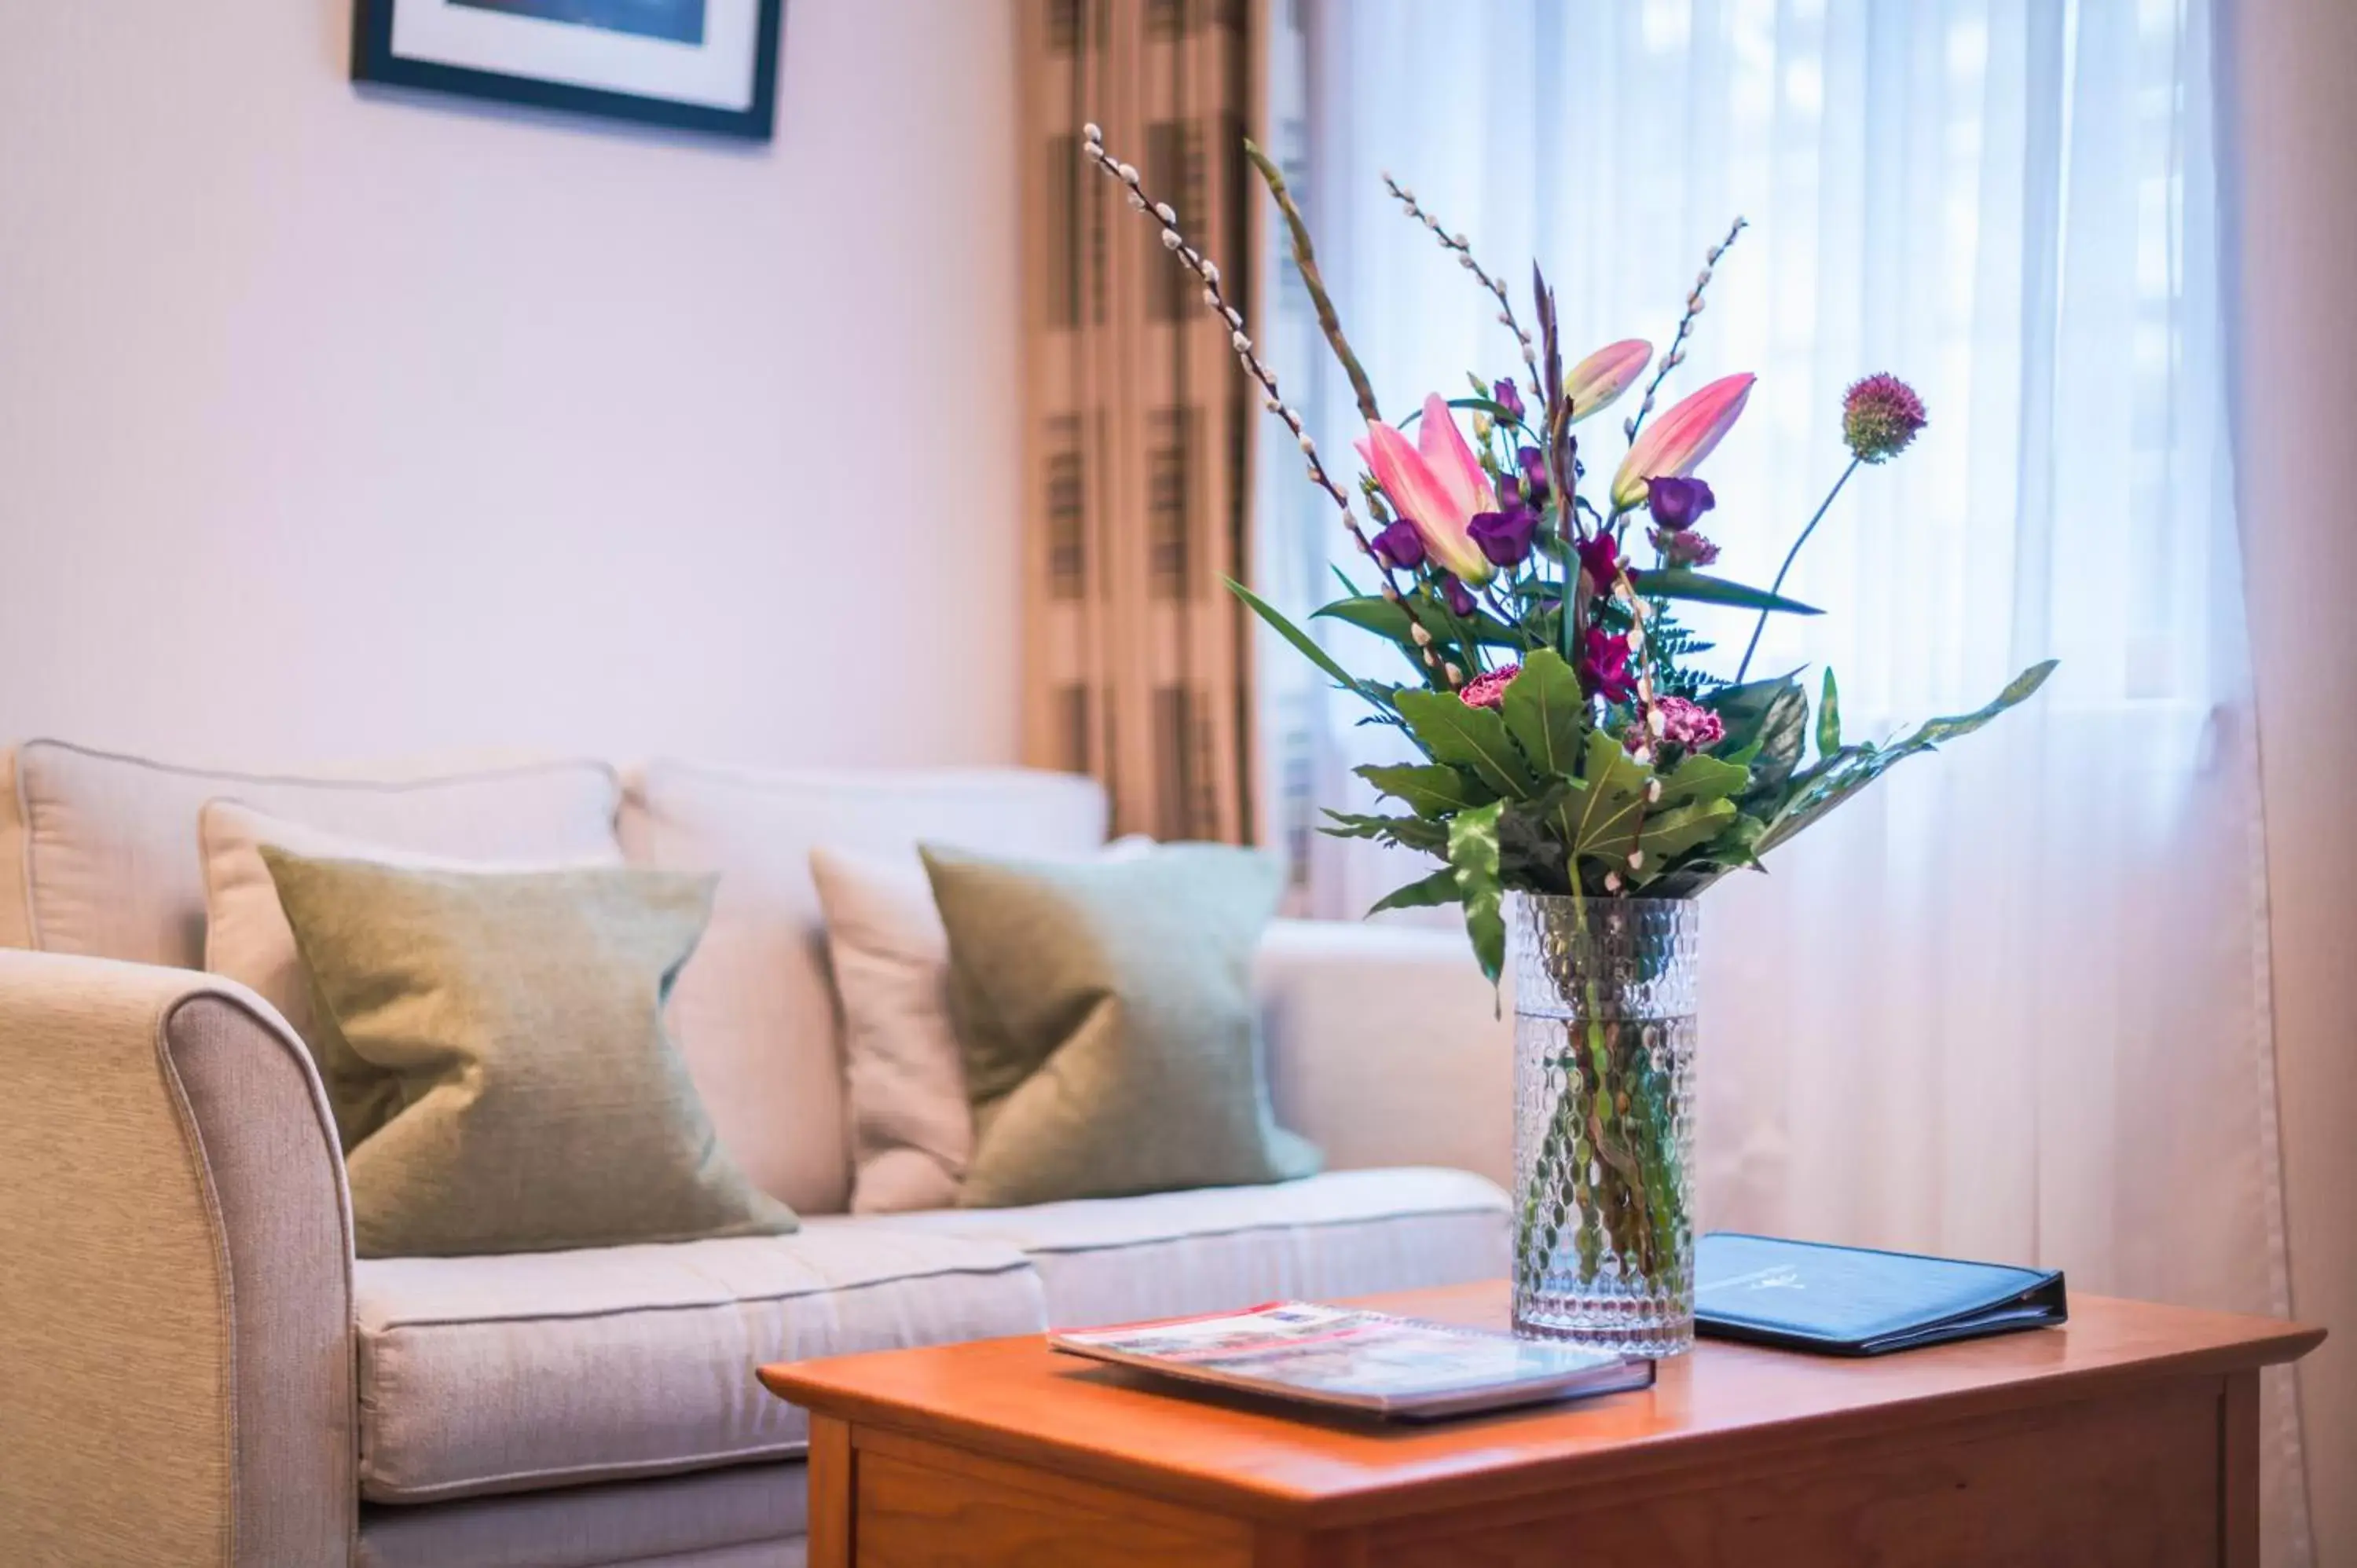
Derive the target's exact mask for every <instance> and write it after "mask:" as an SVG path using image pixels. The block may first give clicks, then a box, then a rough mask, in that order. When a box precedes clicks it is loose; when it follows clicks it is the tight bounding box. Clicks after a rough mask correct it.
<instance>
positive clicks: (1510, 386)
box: [1490, 376, 1523, 424]
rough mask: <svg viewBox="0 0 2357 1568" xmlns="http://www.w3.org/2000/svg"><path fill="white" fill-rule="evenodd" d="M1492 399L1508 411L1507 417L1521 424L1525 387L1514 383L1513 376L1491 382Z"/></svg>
mask: <svg viewBox="0 0 2357 1568" xmlns="http://www.w3.org/2000/svg"><path fill="white" fill-rule="evenodd" d="M1490 401H1491V402H1492V403H1496V404H1497V405H1498V406H1499V407H1500V408H1502V409H1504V410H1505V411H1506V417H1507V418H1508V419H1511V420H1512V421H1513V422H1514V423H1515V424H1521V423H1522V422H1523V389H1522V388H1520V387H1518V386H1516V385H1515V384H1514V380H1513V378H1512V376H1509V377H1507V378H1506V379H1505V380H1504V381H1497V382H1494V383H1492V384H1491V388H1490Z"/></svg>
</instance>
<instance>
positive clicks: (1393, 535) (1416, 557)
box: [1375, 518, 1424, 572]
mask: <svg viewBox="0 0 2357 1568" xmlns="http://www.w3.org/2000/svg"><path fill="white" fill-rule="evenodd" d="M1375 553H1376V554H1378V555H1381V556H1382V557H1383V560H1384V562H1385V563H1386V564H1390V565H1394V566H1397V567H1400V568H1402V569H1403V570H1405V571H1409V572H1413V571H1415V569H1416V568H1417V567H1418V566H1421V565H1423V564H1424V535H1422V534H1421V533H1418V532H1416V531H1415V524H1414V523H1412V522H1410V521H1408V520H1407V519H1405V518H1401V519H1400V520H1399V521H1397V522H1394V523H1393V524H1392V525H1391V526H1390V527H1389V528H1386V529H1384V530H1383V532H1381V533H1378V534H1376V535H1375Z"/></svg>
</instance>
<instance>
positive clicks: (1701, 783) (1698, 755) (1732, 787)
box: [1653, 751, 1751, 810]
mask: <svg viewBox="0 0 2357 1568" xmlns="http://www.w3.org/2000/svg"><path fill="white" fill-rule="evenodd" d="M1750 781H1751V769H1750V768H1749V767H1747V766H1746V765H1745V764H1743V763H1740V762H1735V761H1731V760H1729V759H1728V758H1727V757H1712V756H1709V755H1708V754H1706V753H1704V752H1699V751H1690V752H1688V753H1686V755H1685V756H1684V757H1683V758H1681V759H1680V760H1679V762H1678V765H1677V766H1676V767H1675V768H1671V769H1670V771H1669V773H1668V775H1667V776H1666V777H1664V778H1663V780H1662V797H1661V799H1660V800H1656V801H1654V802H1653V805H1654V807H1655V808H1656V809H1657V810H1658V809H1661V808H1663V807H1668V806H1682V805H1684V804H1686V803H1687V802H1689V801H1695V800H1732V799H1733V798H1734V797H1735V796H1737V795H1739V794H1741V793H1742V792H1743V789H1744V786H1746V785H1747V784H1749V783H1750Z"/></svg>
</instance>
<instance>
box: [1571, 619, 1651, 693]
mask: <svg viewBox="0 0 2357 1568" xmlns="http://www.w3.org/2000/svg"><path fill="white" fill-rule="evenodd" d="M1579 673H1580V676H1581V678H1582V679H1583V680H1585V681H1586V682H1587V686H1588V690H1590V691H1592V692H1594V693H1596V694H1597V695H1598V696H1599V697H1601V698H1603V699H1604V700H1605V701H1606V702H1608V703H1625V702H1627V701H1628V700H1629V699H1630V698H1631V697H1633V696H1635V695H1636V694H1637V682H1636V681H1635V679H1634V678H1633V677H1631V675H1630V673H1629V639H1628V638H1627V637H1625V636H1623V635H1622V634H1620V632H1617V631H1606V630H1605V629H1604V628H1601V627H1594V626H1591V627H1589V628H1587V654H1586V655H1585V656H1584V657H1583V658H1582V659H1581V660H1580V661H1579Z"/></svg>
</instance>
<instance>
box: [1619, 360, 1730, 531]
mask: <svg viewBox="0 0 2357 1568" xmlns="http://www.w3.org/2000/svg"><path fill="white" fill-rule="evenodd" d="M1758 379H1759V378H1758V377H1756V376H1753V375H1752V374H1750V372H1749V371H1746V372H1744V373H1743V374H1741V375H1736V376H1722V377H1720V378H1719V379H1718V380H1717V381H1713V382H1711V383H1710V385H1708V386H1706V387H1705V388H1703V389H1702V390H1701V391H1700V392H1695V393H1694V394H1693V395H1692V396H1690V397H1687V398H1684V399H1682V400H1681V401H1679V402H1678V403H1675V404H1674V405H1672V407H1671V409H1670V411H1669V412H1668V413H1664V414H1663V415H1662V417H1661V418H1659V419H1657V420H1655V421H1654V422H1653V423H1652V424H1649V425H1647V426H1646V427H1645V429H1644V432H1643V433H1642V434H1641V435H1639V436H1638V437H1637V439H1636V441H1635V442H1634V443H1632V444H1631V446H1630V448H1629V456H1626V457H1624V458H1622V459H1621V460H1620V472H1619V473H1617V474H1614V475H1613V476H1612V509H1613V510H1615V511H1627V510H1629V509H1630V508H1631V507H1634V506H1639V505H1641V504H1643V502H1644V499H1645V496H1646V492H1647V488H1648V487H1647V485H1646V483H1645V481H1646V480H1648V479H1670V478H1677V479H1682V478H1685V477H1686V476H1687V475H1688V474H1691V473H1693V472H1694V471H1695V468H1696V467H1700V466H1701V463H1702V460H1703V459H1704V458H1705V457H1707V456H1710V454H1711V451H1712V449H1713V448H1714V447H1716V446H1717V445H1718V443H1719V441H1720V439H1721V438H1722V437H1723V436H1725V435H1727V432H1728V431H1729V430H1732V429H1733V428H1734V427H1735V421H1736V417H1737V415H1738V414H1740V413H1742V412H1743V403H1744V400H1745V399H1746V398H1748V397H1749V396H1750V395H1751V383H1752V382H1753V381H1756V380H1758Z"/></svg>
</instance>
